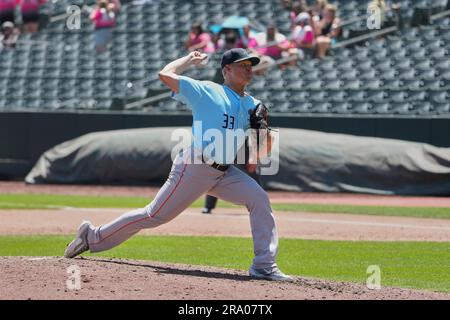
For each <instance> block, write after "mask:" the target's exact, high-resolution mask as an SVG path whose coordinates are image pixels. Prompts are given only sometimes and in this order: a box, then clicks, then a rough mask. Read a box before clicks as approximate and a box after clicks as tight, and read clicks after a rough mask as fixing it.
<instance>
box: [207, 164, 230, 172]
mask: <svg viewBox="0 0 450 320" xmlns="http://www.w3.org/2000/svg"><path fill="white" fill-rule="evenodd" d="M209 166H211V167H212V168H214V169H217V170H220V171H227V170H228V168H229V167H230V166H229V165H227V164H218V163H215V162H214V163H213V164H210V165H209Z"/></svg>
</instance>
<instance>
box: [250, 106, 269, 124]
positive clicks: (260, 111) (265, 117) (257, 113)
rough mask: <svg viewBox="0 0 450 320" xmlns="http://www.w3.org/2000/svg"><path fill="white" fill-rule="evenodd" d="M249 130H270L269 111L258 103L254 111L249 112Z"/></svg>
mask: <svg viewBox="0 0 450 320" xmlns="http://www.w3.org/2000/svg"><path fill="white" fill-rule="evenodd" d="M249 113H250V128H251V129H256V130H270V128H269V109H267V107H266V106H265V105H264V104H263V103H259V104H258V105H257V106H256V107H255V109H252V110H249Z"/></svg>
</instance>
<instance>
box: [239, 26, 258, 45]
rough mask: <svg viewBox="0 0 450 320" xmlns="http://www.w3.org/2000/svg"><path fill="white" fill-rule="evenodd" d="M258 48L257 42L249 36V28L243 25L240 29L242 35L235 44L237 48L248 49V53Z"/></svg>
mask: <svg viewBox="0 0 450 320" xmlns="http://www.w3.org/2000/svg"><path fill="white" fill-rule="evenodd" d="M257 46H258V42H257V41H256V39H255V38H254V37H252V36H251V35H250V26H249V25H245V26H244V27H243V28H242V35H241V38H240V39H239V41H238V42H237V47H238V48H243V49H248V51H252V49H254V48H256V47H257Z"/></svg>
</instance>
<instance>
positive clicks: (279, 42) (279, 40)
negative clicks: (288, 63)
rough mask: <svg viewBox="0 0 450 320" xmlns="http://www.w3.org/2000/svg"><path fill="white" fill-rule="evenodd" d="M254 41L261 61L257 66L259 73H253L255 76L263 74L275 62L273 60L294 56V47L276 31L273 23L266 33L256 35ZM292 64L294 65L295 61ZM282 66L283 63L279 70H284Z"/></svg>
mask: <svg viewBox="0 0 450 320" xmlns="http://www.w3.org/2000/svg"><path fill="white" fill-rule="evenodd" d="M255 39H256V41H257V43H258V47H256V48H255V51H256V53H257V54H258V56H259V58H260V59H261V62H260V63H259V66H258V69H261V71H257V72H255V74H257V75H261V74H264V72H265V71H266V69H267V67H268V66H269V65H270V64H273V63H275V62H276V61H275V60H278V59H281V58H287V57H289V56H293V55H296V52H297V49H296V48H295V45H292V44H291V42H290V41H289V40H288V39H287V38H286V36H284V35H283V34H281V33H279V32H278V31H277V27H276V25H275V24H274V23H269V25H268V26H267V30H266V32H262V33H259V34H257V35H256V36H255ZM292 62H293V63H294V64H295V60H292ZM284 66H285V64H284V63H281V64H279V67H280V68H284Z"/></svg>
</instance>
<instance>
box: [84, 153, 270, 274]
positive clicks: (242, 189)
mask: <svg viewBox="0 0 450 320" xmlns="http://www.w3.org/2000/svg"><path fill="white" fill-rule="evenodd" d="M188 153H190V151H188V152H186V153H185V155H182V156H181V157H182V158H181V159H179V157H180V156H177V159H175V161H174V163H173V165H172V169H171V172H170V174H169V177H168V179H167V181H166V182H165V184H164V185H163V187H162V188H161V189H160V190H159V192H158V194H157V195H156V197H155V199H154V200H153V201H152V202H151V203H150V204H149V205H147V206H146V207H145V208H141V209H136V210H132V211H130V212H127V213H125V214H123V215H122V216H120V217H119V218H117V219H116V220H114V221H112V222H110V223H108V224H105V225H101V226H99V227H97V228H95V229H91V230H89V233H88V243H89V249H90V251H91V252H100V251H104V250H108V249H111V248H113V247H115V246H117V245H119V244H121V243H122V242H124V241H125V240H127V239H128V238H130V237H131V236H132V235H134V234H136V233H137V232H139V231H140V230H141V229H145V228H155V227H157V226H160V225H162V224H164V223H167V222H169V221H170V220H172V219H174V218H175V217H176V216H178V215H179V214H180V213H181V212H183V211H184V210H185V209H186V208H187V207H189V205H190V204H191V203H192V202H194V201H195V200H196V199H198V198H199V197H200V196H202V195H203V194H205V193H208V194H210V195H213V196H215V197H218V198H220V199H223V200H225V201H229V202H232V203H234V204H237V205H245V206H246V207H247V210H248V211H249V213H250V225H251V231H252V236H253V247H254V254H255V257H254V259H253V266H254V267H255V268H258V269H259V268H272V267H275V266H276V262H275V259H276V256H277V252H278V235H277V230H276V225H275V219H274V216H273V214H272V209H271V206H270V201H269V197H268V195H267V193H266V192H265V191H264V189H262V188H261V187H260V186H259V185H258V184H257V183H256V181H255V180H254V179H252V178H251V177H249V176H248V175H246V174H245V173H244V172H242V171H241V170H239V169H237V168H235V167H234V166H230V167H229V168H228V170H227V171H225V172H222V171H219V170H217V169H214V168H212V167H210V166H209V165H207V164H203V163H202V164H189V163H186V162H187V159H188V157H187V156H186V154H188ZM180 160H181V161H180Z"/></svg>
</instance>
